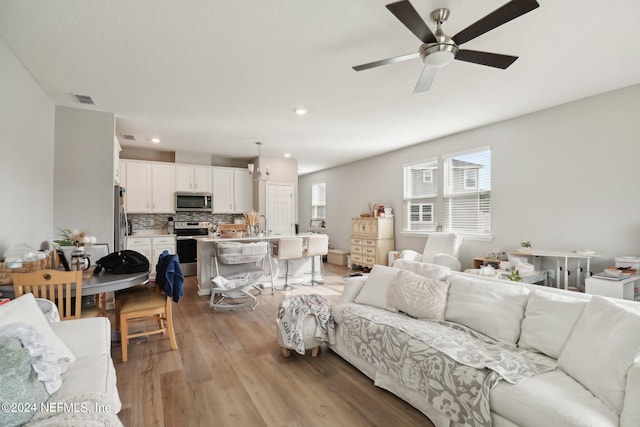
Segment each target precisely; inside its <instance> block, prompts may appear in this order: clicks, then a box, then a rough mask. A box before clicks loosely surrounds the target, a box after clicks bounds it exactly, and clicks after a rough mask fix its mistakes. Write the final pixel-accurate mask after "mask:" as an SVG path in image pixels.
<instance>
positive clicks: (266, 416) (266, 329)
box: [111, 264, 433, 427]
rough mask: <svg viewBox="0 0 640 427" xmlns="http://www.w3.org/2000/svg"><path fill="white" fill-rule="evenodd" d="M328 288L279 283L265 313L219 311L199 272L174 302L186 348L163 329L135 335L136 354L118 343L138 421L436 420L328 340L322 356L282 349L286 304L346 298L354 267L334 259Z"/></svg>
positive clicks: (131, 417)
mask: <svg viewBox="0 0 640 427" xmlns="http://www.w3.org/2000/svg"><path fill="white" fill-rule="evenodd" d="M325 269H326V274H325V284H324V285H323V286H315V287H303V286H300V287H298V288H296V290H294V291H291V292H276V293H275V295H273V296H272V295H270V289H268V288H267V289H265V292H264V293H263V294H262V295H261V296H260V303H259V304H258V306H257V307H256V309H255V311H251V309H250V308H248V307H245V308H241V309H237V310H234V311H212V310H211V309H210V308H209V305H208V302H209V299H208V297H204V296H198V295H197V285H196V279H195V277H188V278H187V280H186V281H185V296H184V298H183V299H182V300H181V301H180V303H179V304H177V305H174V312H173V319H174V324H175V329H176V338H177V341H178V347H179V349H178V350H176V351H172V350H171V348H170V346H169V340H168V339H167V338H165V337H163V336H161V335H155V336H151V337H149V338H141V339H134V340H132V341H131V343H130V344H129V361H128V362H126V363H122V362H121V360H122V358H121V347H120V344H119V343H113V346H112V351H111V352H112V355H113V359H114V363H115V367H116V371H117V376H118V390H119V392H120V397H121V399H122V404H123V409H122V411H121V412H120V414H119V416H120V419H121V420H122V422H123V424H124V425H125V426H127V427H133V426H389V425H393V426H427V427H429V426H433V424H432V423H431V422H430V421H429V419H428V418H426V417H425V416H424V415H423V414H422V413H420V412H419V411H418V410H416V409H414V408H413V407H412V406H410V405H409V404H407V403H405V402H403V401H402V400H401V399H398V398H397V397H395V396H394V395H392V394H391V393H388V392H386V391H384V390H382V389H379V388H377V387H375V386H374V385H373V382H372V381H371V380H370V379H369V378H367V377H366V376H365V375H364V374H362V373H361V372H360V371H358V370H357V369H355V368H354V367H352V366H351V365H350V364H348V363H347V362H346V361H344V360H343V359H342V358H340V357H339V356H338V355H336V354H335V353H333V352H332V351H331V350H329V349H328V348H327V347H326V346H323V347H322V348H321V350H320V354H319V355H318V357H316V358H312V357H311V351H310V350H308V351H307V354H306V355H305V356H302V355H299V354H297V353H295V352H292V353H291V356H290V357H289V358H285V357H283V356H282V353H281V352H280V348H279V347H278V344H277V342H276V335H275V334H276V329H275V328H276V325H275V318H276V312H277V307H278V305H279V303H280V302H281V301H282V300H283V299H284V298H286V297H289V296H292V295H297V294H300V293H318V294H321V295H324V296H326V297H327V299H329V300H330V301H331V302H335V301H337V298H338V296H339V295H340V292H341V291H342V286H343V283H344V280H343V278H342V276H343V275H344V274H346V273H348V272H350V270H347V268H346V267H338V266H334V265H330V264H325Z"/></svg>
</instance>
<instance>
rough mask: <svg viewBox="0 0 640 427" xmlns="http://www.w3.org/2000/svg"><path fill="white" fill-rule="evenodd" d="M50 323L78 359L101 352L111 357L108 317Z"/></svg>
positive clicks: (100, 353)
mask: <svg viewBox="0 0 640 427" xmlns="http://www.w3.org/2000/svg"><path fill="white" fill-rule="evenodd" d="M50 325H51V329H53V332H55V334H56V335H57V336H58V337H59V338H60V339H61V340H62V341H63V342H64V343H65V344H66V345H67V347H69V349H70V350H71V351H72V352H73V354H75V355H76V357H77V358H78V359H82V358H84V357H92V356H96V355H103V354H106V355H108V356H109V357H111V322H109V319H108V318H106V317H92V318H86V319H76V320H64V321H62V322H54V323H50Z"/></svg>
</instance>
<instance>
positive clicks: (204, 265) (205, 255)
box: [196, 234, 311, 295]
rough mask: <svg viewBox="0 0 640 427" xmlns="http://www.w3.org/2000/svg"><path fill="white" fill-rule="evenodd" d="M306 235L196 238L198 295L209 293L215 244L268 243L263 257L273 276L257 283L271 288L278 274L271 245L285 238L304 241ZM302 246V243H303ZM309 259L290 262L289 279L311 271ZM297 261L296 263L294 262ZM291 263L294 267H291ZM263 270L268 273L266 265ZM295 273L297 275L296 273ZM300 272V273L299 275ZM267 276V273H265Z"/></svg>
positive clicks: (212, 274)
mask: <svg viewBox="0 0 640 427" xmlns="http://www.w3.org/2000/svg"><path fill="white" fill-rule="evenodd" d="M305 236H308V234H299V235H282V234H267V235H258V236H251V237H196V240H197V241H198V249H197V251H198V255H197V256H198V267H197V269H198V295H209V294H210V293H211V279H212V278H213V277H214V274H215V273H214V268H213V256H214V253H215V252H214V251H215V244H216V243H219V242H240V243H250V242H264V241H266V242H269V252H268V253H267V256H266V257H265V262H267V263H270V264H271V271H272V272H273V274H272V275H271V276H269V275H265V276H263V278H262V279H261V280H260V281H259V282H260V283H261V284H262V285H263V286H273V282H274V281H275V280H276V278H277V277H278V272H279V270H280V268H278V264H279V263H278V262H277V261H276V260H275V259H274V258H273V257H272V246H273V243H275V242H277V241H278V240H280V239H284V238H287V237H302V238H303V239H304V237H305ZM303 246H304V242H303ZM310 260H311V258H301V259H300V260H290V261H289V262H290V265H289V277H292V276H296V275H297V276H301V275H302V274H303V273H304V272H303V270H304V271H306V270H308V271H311V268H310V267H308V268H307V265H308V264H310V263H311V261H310ZM296 261H297V262H296ZM293 263H295V264H296V266H294V267H292V265H293ZM264 270H266V271H267V272H268V271H269V267H268V265H265V267H264ZM296 271H297V273H296ZM301 272H302V273H301ZM267 274H268V273H267Z"/></svg>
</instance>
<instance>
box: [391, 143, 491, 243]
mask: <svg viewBox="0 0 640 427" xmlns="http://www.w3.org/2000/svg"><path fill="white" fill-rule="evenodd" d="M403 168H404V221H403V222H404V231H406V232H417V233H421V232H427V233H428V232H431V231H437V230H439V229H442V230H444V231H455V232H458V233H460V234H465V235H478V236H483V235H489V234H491V150H490V149H489V148H488V147H484V148H479V149H476V150H472V151H466V152H463V153H456V154H449V155H444V156H442V157H440V158H437V157H436V158H431V159H427V160H423V161H420V162H414V163H410V164H406V165H403Z"/></svg>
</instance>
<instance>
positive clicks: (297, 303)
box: [276, 294, 335, 357]
mask: <svg viewBox="0 0 640 427" xmlns="http://www.w3.org/2000/svg"><path fill="white" fill-rule="evenodd" d="M276 338H277V341H278V345H279V346H280V348H281V349H282V355H283V356H284V357H289V355H290V354H291V350H294V351H296V352H297V353H300V354H303V355H304V354H305V351H306V350H307V349H311V356H312V357H316V356H317V355H318V349H319V347H320V344H322V343H323V342H329V343H334V342H335V333H334V325H333V314H332V311H331V304H329V301H327V299H326V298H324V297H322V296H320V295H315V294H314V295H299V296H297V297H294V298H289V299H285V300H284V301H282V302H281V303H280V306H279V307H278V316H277V319H276Z"/></svg>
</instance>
